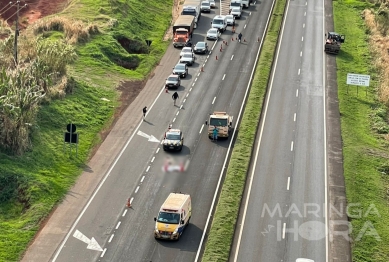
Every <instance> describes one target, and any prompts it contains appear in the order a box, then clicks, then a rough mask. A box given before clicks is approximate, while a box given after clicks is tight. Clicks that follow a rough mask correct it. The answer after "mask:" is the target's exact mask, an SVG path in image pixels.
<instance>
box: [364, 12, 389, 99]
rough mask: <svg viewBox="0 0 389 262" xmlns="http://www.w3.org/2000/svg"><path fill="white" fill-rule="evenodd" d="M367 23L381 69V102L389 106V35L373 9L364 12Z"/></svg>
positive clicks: (377, 65) (376, 61)
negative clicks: (382, 28)
mask: <svg viewBox="0 0 389 262" xmlns="http://www.w3.org/2000/svg"><path fill="white" fill-rule="evenodd" d="M363 17H364V19H365V22H366V25H367V27H368V28H369V30H370V40H369V41H370V45H371V50H372V51H373V54H374V58H375V66H376V67H377V69H378V70H379V77H380V79H379V87H378V95H379V99H380V101H381V102H383V103H385V104H386V105H387V106H389V37H388V36H383V35H382V33H381V31H380V26H381V25H380V24H379V22H377V18H376V14H375V13H374V12H373V11H371V10H365V11H364V12H363Z"/></svg>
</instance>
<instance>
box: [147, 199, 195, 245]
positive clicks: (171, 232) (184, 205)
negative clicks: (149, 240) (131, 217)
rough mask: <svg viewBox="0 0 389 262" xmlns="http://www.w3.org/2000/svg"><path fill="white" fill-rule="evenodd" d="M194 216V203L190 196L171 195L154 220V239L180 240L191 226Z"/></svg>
mask: <svg viewBox="0 0 389 262" xmlns="http://www.w3.org/2000/svg"><path fill="white" fill-rule="evenodd" d="M191 216H192V202H191V197H190V195H188V194H182V193H170V194H169V196H168V197H167V199H166V200H165V202H164V203H163V204H162V206H161V208H160V210H159V213H158V216H157V217H155V218H154V221H155V228H154V237H155V238H160V239H167V240H179V239H180V236H181V235H182V232H184V229H185V227H186V226H187V225H189V221H190V218H191Z"/></svg>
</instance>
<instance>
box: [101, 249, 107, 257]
mask: <svg viewBox="0 0 389 262" xmlns="http://www.w3.org/2000/svg"><path fill="white" fill-rule="evenodd" d="M106 251H107V248H104V250H103V253H101V256H100V257H104V255H105V252H106Z"/></svg>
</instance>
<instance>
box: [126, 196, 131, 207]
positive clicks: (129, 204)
mask: <svg viewBox="0 0 389 262" xmlns="http://www.w3.org/2000/svg"><path fill="white" fill-rule="evenodd" d="M126 206H127V207H128V208H130V207H131V198H129V199H128V200H127V204H126Z"/></svg>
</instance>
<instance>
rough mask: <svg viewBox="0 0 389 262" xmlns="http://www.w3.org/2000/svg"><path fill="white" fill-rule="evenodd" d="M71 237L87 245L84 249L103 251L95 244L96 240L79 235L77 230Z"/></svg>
mask: <svg viewBox="0 0 389 262" xmlns="http://www.w3.org/2000/svg"><path fill="white" fill-rule="evenodd" d="M73 237H75V238H77V239H78V240H81V241H82V242H84V243H86V244H88V246H87V247H86V248H87V249H92V250H96V251H103V249H102V248H101V246H100V245H99V243H97V241H96V239H95V238H94V237H92V238H91V239H89V238H87V237H86V236H85V235H84V234H83V233H81V232H80V231H78V230H76V232H74V234H73Z"/></svg>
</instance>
